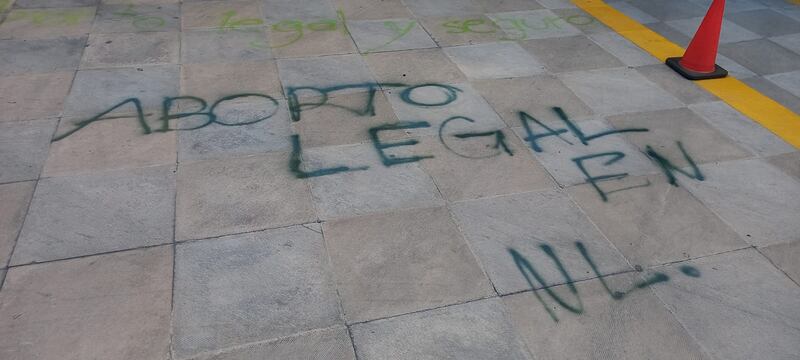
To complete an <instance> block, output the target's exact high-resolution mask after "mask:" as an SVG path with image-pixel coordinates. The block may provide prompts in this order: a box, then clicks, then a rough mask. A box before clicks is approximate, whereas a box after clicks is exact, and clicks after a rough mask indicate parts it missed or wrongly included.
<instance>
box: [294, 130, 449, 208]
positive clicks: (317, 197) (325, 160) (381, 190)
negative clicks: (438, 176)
mask: <svg viewBox="0 0 800 360" xmlns="http://www.w3.org/2000/svg"><path fill="white" fill-rule="evenodd" d="M302 156H303V164H302V166H303V167H302V168H301V169H302V170H303V171H306V172H313V171H317V170H320V169H323V170H324V169H330V168H336V167H349V168H350V169H351V171H344V172H339V173H336V174H331V175H325V176H316V177H311V178H310V179H309V182H310V184H311V191H312V193H313V195H314V204H315V205H316V208H317V211H318V214H319V217H320V219H323V220H326V219H333V218H341V217H352V216H358V215H366V214H370V213H379V212H387V211H393V210H403V209H413V208H425V207H432V206H438V205H441V204H443V200H442V198H441V195H440V194H439V191H438V190H437V189H436V185H435V184H434V182H433V180H432V179H431V178H430V176H429V175H428V174H426V173H425V172H424V171H423V170H422V169H421V168H420V165H419V164H418V163H407V164H401V165H397V166H391V167H387V166H384V165H383V164H382V163H381V160H380V157H379V156H378V153H377V152H376V150H375V148H374V147H373V145H371V144H369V145H368V144H363V145H346V146H327V147H320V148H313V149H306V150H303V154H302ZM367 167H368V168H367ZM364 168H366V169H364Z"/></svg>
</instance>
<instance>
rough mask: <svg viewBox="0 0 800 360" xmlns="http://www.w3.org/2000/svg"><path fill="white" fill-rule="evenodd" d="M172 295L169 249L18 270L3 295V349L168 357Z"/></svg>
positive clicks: (15, 353) (40, 354)
mask: <svg viewBox="0 0 800 360" xmlns="http://www.w3.org/2000/svg"><path fill="white" fill-rule="evenodd" d="M40 186H41V185H40ZM171 300H172V251H171V248H170V247H169V246H159V247H155V248H151V249H143V250H134V251H126V252H121V253H116V254H108V255H102V256H93V257H88V258H81V259H73V260H67V261H58V262H53V263H47V264H39V265H34V266H25V267H17V268H12V269H11V270H9V272H8V275H7V276H6V280H5V284H3V290H2V291H1V292H0V304H2V306H0V317H2V318H3V319H4V320H3V322H2V324H0V334H2V335H3V336H0V351H2V352H3V353H4V354H7V355H8V356H10V357H11V358H13V359H64V358H72V359H91V358H105V357H114V358H117V359H131V360H133V359H158V360H166V359H169V358H170V349H169V347H170V346H169V338H170V332H169V324H170V307H171Z"/></svg>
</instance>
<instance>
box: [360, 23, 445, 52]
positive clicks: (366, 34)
mask: <svg viewBox="0 0 800 360" xmlns="http://www.w3.org/2000/svg"><path fill="white" fill-rule="evenodd" d="M347 29H348V30H349V31H350V35H351V36H352V37H353V40H354V41H355V43H356V46H358V50H359V52H361V53H362V54H366V53H373V52H383V51H395V50H411V49H425V48H435V47H436V43H435V42H433V39H431V37H430V36H429V35H428V33H427V32H425V30H423V29H422V27H421V26H420V25H419V23H418V22H417V20H414V19H384V20H356V21H350V22H348V23H347Z"/></svg>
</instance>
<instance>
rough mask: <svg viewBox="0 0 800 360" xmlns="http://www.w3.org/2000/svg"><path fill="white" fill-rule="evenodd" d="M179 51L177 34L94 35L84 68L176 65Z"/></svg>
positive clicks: (84, 53) (90, 38) (85, 56)
mask: <svg viewBox="0 0 800 360" xmlns="http://www.w3.org/2000/svg"><path fill="white" fill-rule="evenodd" d="M180 47H181V46H180V40H179V38H178V33H177V32H138V33H123V34H92V35H90V36H89V41H88V42H87V44H86V50H84V52H83V59H82V60H81V68H82V69H92V68H108V67H122V66H139V65H159V64H162V65H163V64H177V63H178V56H179V51H180Z"/></svg>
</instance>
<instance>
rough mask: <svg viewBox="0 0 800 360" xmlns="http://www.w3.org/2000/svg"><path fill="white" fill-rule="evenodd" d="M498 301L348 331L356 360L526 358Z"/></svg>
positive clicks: (377, 323) (447, 308) (356, 327)
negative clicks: (356, 356)
mask: <svg viewBox="0 0 800 360" xmlns="http://www.w3.org/2000/svg"><path fill="white" fill-rule="evenodd" d="M510 322H511V319H510V318H509V316H508V314H507V312H506V310H505V309H504V307H503V304H502V303H501V302H500V299H487V300H482V301H476V302H471V303H468V304H462V305H455V306H449V307H446V308H442V309H436V310H431V311H426V312H421V313H416V314H410V315H405V316H401V317H396V318H391V319H387V320H380V321H375V322H371V323H366V324H359V325H356V326H354V327H353V329H352V332H353V339H354V341H355V346H356V352H357V354H358V358H359V359H364V360H375V359H397V360H411V359H421V358H425V357H429V358H432V359H448V358H450V359H463V360H478V359H508V360H528V359H531V356H530V355H529V354H528V353H527V352H526V351H525V348H524V345H522V343H521V341H520V340H519V338H518V337H517V334H516V332H515V331H514V329H513V327H512V325H511V323H510Z"/></svg>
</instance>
